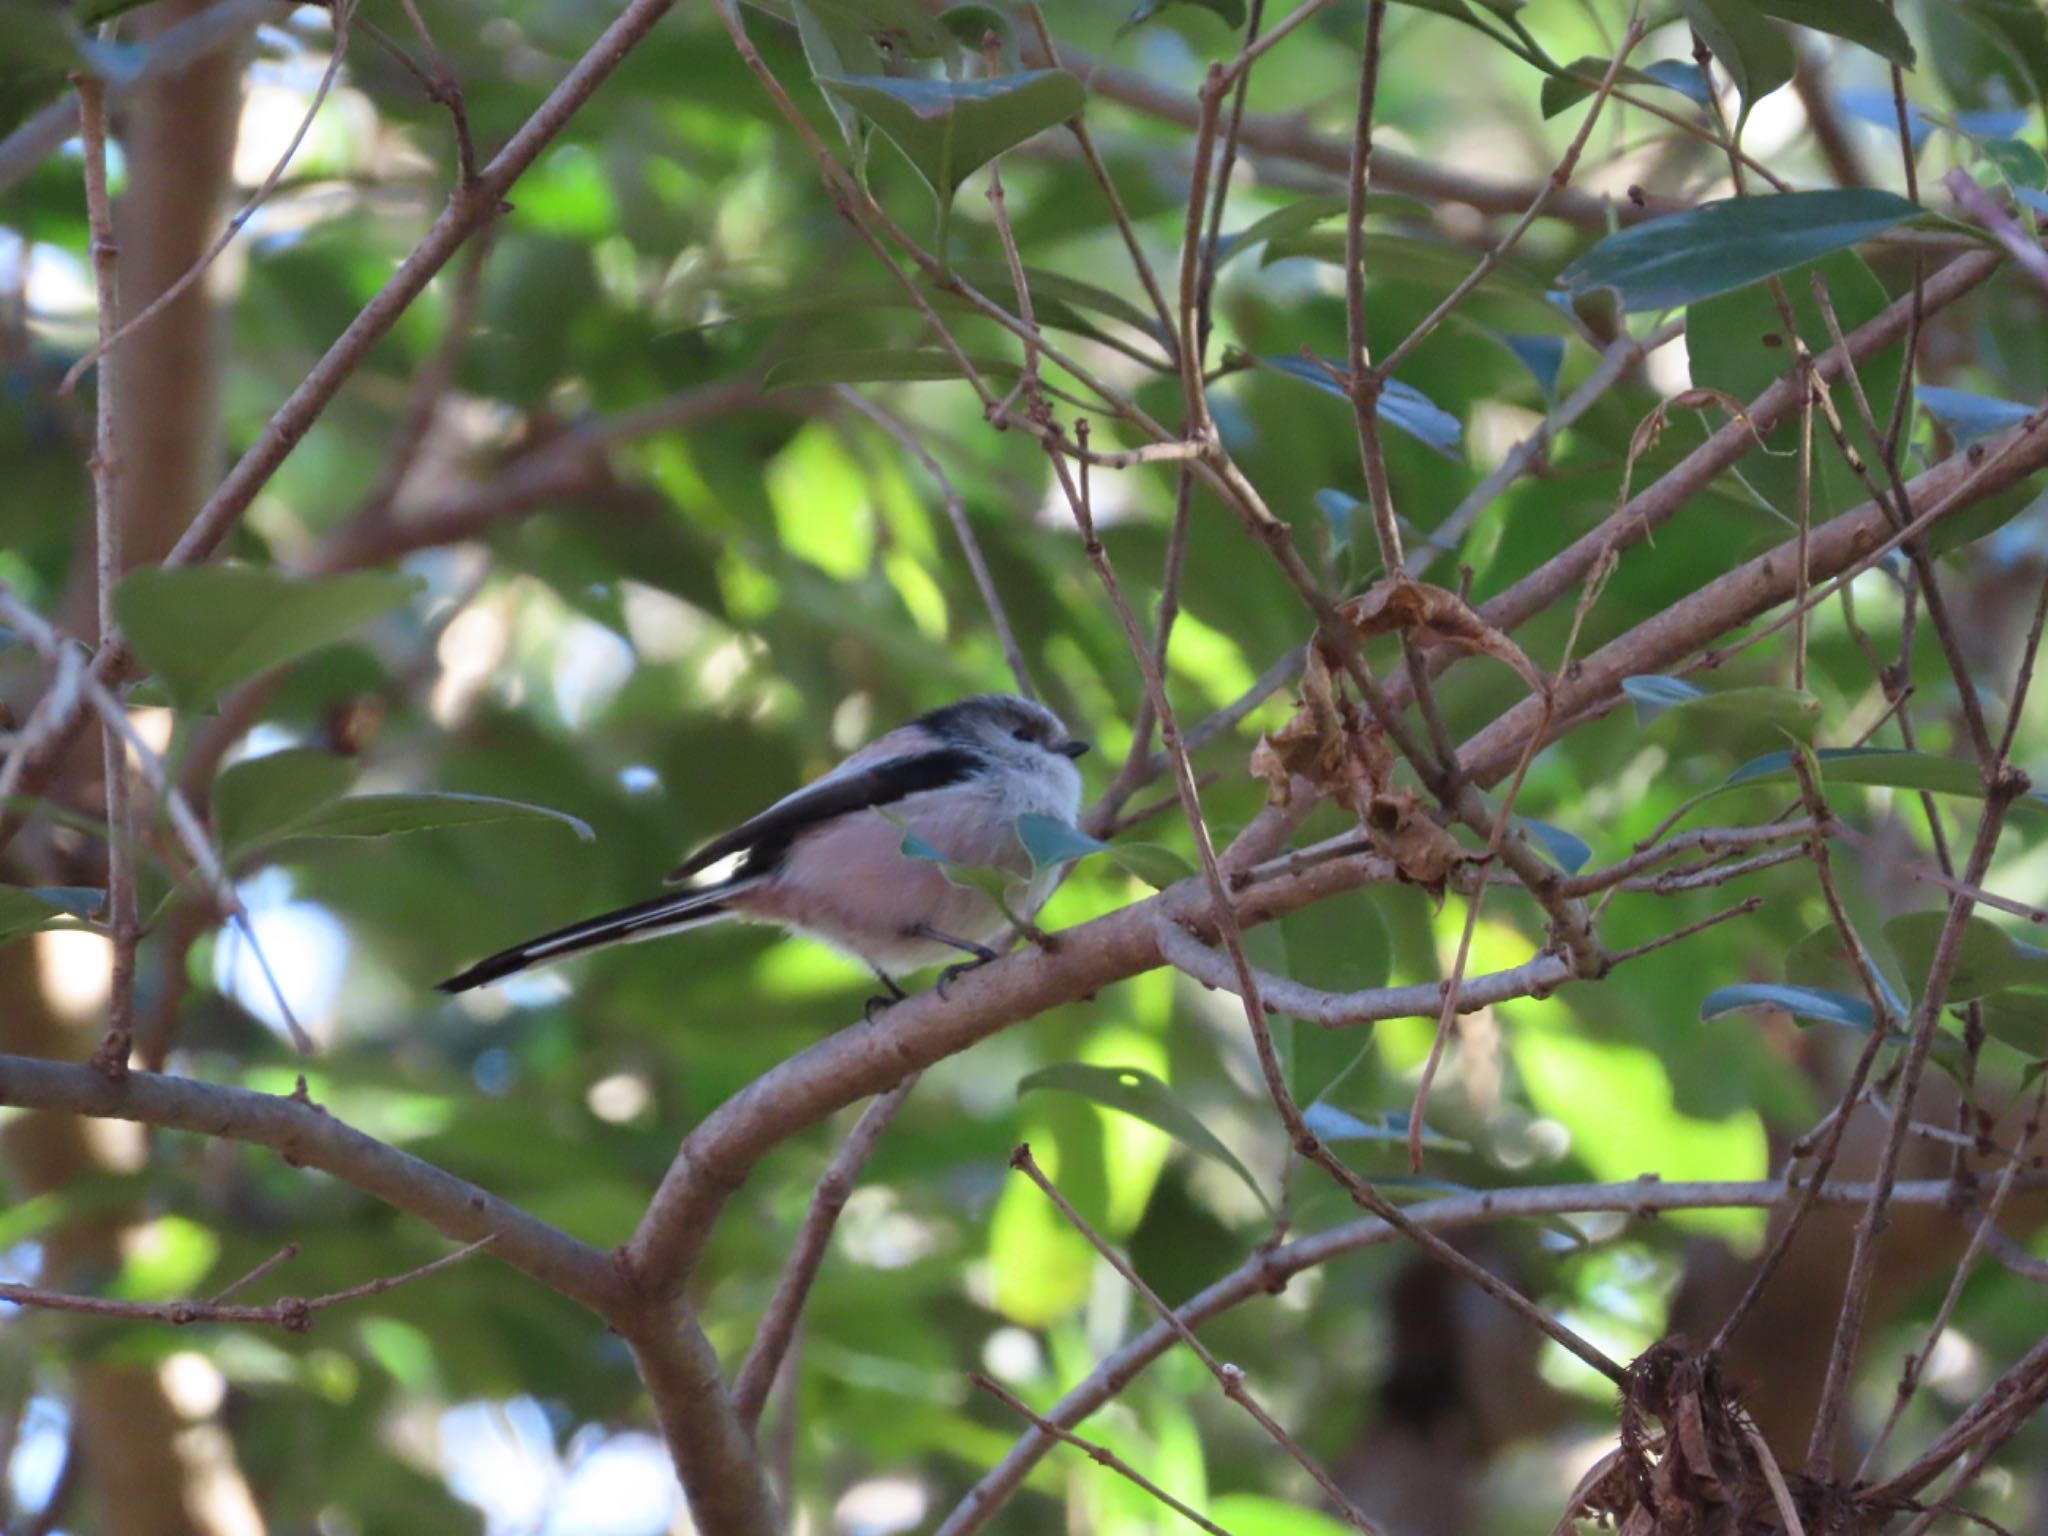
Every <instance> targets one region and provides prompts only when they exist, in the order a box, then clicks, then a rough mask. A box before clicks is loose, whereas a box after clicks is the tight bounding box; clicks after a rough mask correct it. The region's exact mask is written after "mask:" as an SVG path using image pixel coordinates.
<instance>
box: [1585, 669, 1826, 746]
mask: <svg viewBox="0 0 2048 1536" xmlns="http://www.w3.org/2000/svg"><path fill="white" fill-rule="evenodd" d="M1621 691H1622V692H1623V693H1625V694H1627V695H1628V696H1629V697H1630V698H1631V699H1633V700H1635V706H1636V723H1637V724H1638V725H1648V724H1650V722H1651V721H1653V720H1657V719H1660V718H1662V717H1663V716H1665V715H1668V714H1672V713H1674V712H1676V711H1678V710H1690V711H1692V712H1693V713H1694V714H1702V715H1724V716H1731V717H1734V718H1736V719H1741V720H1754V721H1758V722H1760V723H1762V724H1765V725H1775V726H1778V727H1780V728H1782V729H1784V730H1788V731H1791V732H1793V733H1794V734H1796V735H1798V736H1802V737H1806V736H1811V735H1812V734H1813V728H1814V727H1815V726H1816V725H1818V724H1819V723H1820V700H1819V699H1818V698H1816V697H1815V696H1814V695H1813V694H1811V693H1808V692H1807V691H1806V690H1805V689H1804V688H1771V687H1763V686H1758V687H1751V688H1724V689H1721V690H1720V691H1719V692H1715V693H1709V692H1708V691H1707V690H1706V689H1704V688H1701V687H1699V686H1697V685H1696V684H1693V683H1688V682H1686V681H1685V680H1684V679H1683V678H1677V677H1657V676H1639V677H1625V678H1623V679H1622V680H1621Z"/></svg>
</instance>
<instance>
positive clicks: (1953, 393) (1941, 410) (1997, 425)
mask: <svg viewBox="0 0 2048 1536" xmlns="http://www.w3.org/2000/svg"><path fill="white" fill-rule="evenodd" d="M1913 399H1914V400H1915V401H1916V402H1917V403H1918V404H1919V406H1920V409H1921V410H1923V411H1925V412H1926V413H1927V414H1928V415H1929V416H1932V417H1933V418H1934V419H1935V420H1936V421H1938V422H1940V423H1941V424H1942V425H1943V426H1944V427H1946V428H1948V433H1949V436H1951V437H1953V438H1954V439H1955V440H1956V444H1957V446H1959V447H1961V446H1965V445H1967V444H1970V443H1974V442H1976V441H1978V440H1979V439H1980V438H1986V437H1990V436H1991V435H1992V434H1994V433H1997V432H2003V431H2005V429H2006V428H2008V427H2016V426H2018V425H2019V424H2020V423H2021V422H2023V421H2025V420H2026V419H2027V418H2028V417H2029V416H2031V415H2033V414H2034V408H2033V407H2032V406H2031V405H2022V404H2020V403H2019V402H2018V401H2017V400H2000V399H1997V398H1995V397H1994V396H1991V395H1973V394H1971V393H1970V392H1969V391H1968V390H1966V389H1945V388H1942V387H1941V386H1939V385H1935V384H1923V385H1921V386H1920V387H1919V388H1918V389H1917V390H1915V391H1914V392H1913Z"/></svg>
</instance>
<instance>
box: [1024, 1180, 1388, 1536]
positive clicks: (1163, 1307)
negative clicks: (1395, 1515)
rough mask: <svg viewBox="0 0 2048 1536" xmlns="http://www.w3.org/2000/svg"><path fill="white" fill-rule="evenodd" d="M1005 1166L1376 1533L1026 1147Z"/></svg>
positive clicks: (1359, 1524) (1352, 1519)
mask: <svg viewBox="0 0 2048 1536" xmlns="http://www.w3.org/2000/svg"><path fill="white" fill-rule="evenodd" d="M1010 1166H1011V1167H1012V1168H1015V1169H1016V1170H1018V1172H1020V1173H1022V1174H1023V1175H1024V1176H1025V1177H1026V1178H1028V1179H1029V1180H1031V1182H1032V1183H1034V1184H1036V1185H1037V1186H1038V1187H1039V1189H1040V1190H1041V1191H1043V1192H1044V1195H1045V1197H1046V1199H1048V1200H1050V1201H1051V1202H1052V1203H1053V1207H1054V1208H1055V1209H1056V1210H1057V1211H1058V1212H1059V1213H1060V1215H1061V1216H1063V1217H1064V1218H1066V1221H1067V1224H1068V1225H1069V1226H1071V1227H1072V1228H1073V1229H1074V1230H1075V1231H1076V1232H1078V1233H1080V1234H1081V1236H1083V1237H1085V1238H1086V1239H1087V1240H1088V1244H1089V1246H1090V1247H1092V1248H1093V1249H1094V1250H1095V1251H1096V1252H1097V1253H1099V1254H1101V1255H1102V1257H1103V1259H1104V1261H1105V1262H1106V1263H1108V1265H1109V1267H1110V1268H1111V1269H1114V1270H1115V1271H1116V1272H1117V1273H1118V1274H1119V1275H1121V1276H1123V1278H1124V1283H1125V1284H1126V1285H1128V1286H1130V1288H1131V1289H1132V1290H1134V1291H1136V1292H1137V1293H1138V1295H1139V1296H1140V1297H1142V1298H1143V1299H1144V1301H1145V1304H1146V1305H1147V1306H1148V1307H1150V1308H1151V1309H1152V1310H1153V1312H1154V1313H1156V1314H1157V1315H1158V1317H1159V1320H1160V1321H1161V1322H1163V1323H1165V1324H1166V1325H1167V1326H1168V1327H1170V1328H1172V1329H1173V1330H1174V1331H1175V1332H1176V1333H1177V1334H1178V1335H1179V1336H1180V1341H1181V1343H1183V1344H1185V1345H1186V1346H1187V1347H1188V1349H1189V1351H1190V1352H1191V1353H1192V1354H1193V1355H1194V1357H1195V1358H1196V1359H1197V1360H1199V1361H1201V1362H1202V1364H1203V1366H1204V1367H1205V1368H1207V1370H1208V1372H1209V1374H1210V1375H1211V1376H1214V1377H1215V1378H1216V1383H1217V1385H1218V1386H1220V1387H1222V1389H1223V1395H1224V1396H1225V1397H1227V1398H1229V1399H1230V1400H1231V1401H1232V1402H1233V1403H1236V1404H1237V1405H1238V1407H1240V1408H1242V1409H1243V1410H1244V1411H1245V1412H1246V1413H1248V1414H1250V1415H1251V1417H1252V1420H1253V1422H1255V1423H1256V1424H1257V1425H1258V1426H1259V1428H1261V1429H1263V1430H1264V1431H1265V1432H1266V1433H1267V1434H1268V1435H1269V1436H1270V1437H1271V1438H1272V1440H1273V1443H1274V1444H1275V1445H1277V1446H1279V1447H1280V1448H1281V1449H1282V1450H1283V1451H1285V1452H1286V1453H1287V1454H1288V1455H1289V1456H1291V1457H1293V1458H1294V1460H1295V1462H1296V1464H1297V1465H1299V1466H1300V1467H1301V1469H1302V1470H1303V1471H1304V1472H1306V1473H1308V1475H1309V1476H1310V1477H1312V1478H1313V1479H1315V1484H1316V1486H1317V1487H1318V1488H1320V1489H1322V1490H1323V1492H1324V1494H1325V1495H1326V1496H1328V1498H1329V1500H1330V1502H1331V1503H1333V1504H1335V1505H1336V1506H1337V1508H1338V1510H1339V1512H1340V1513H1342V1515H1343V1516H1344V1518H1345V1520H1346V1521H1347V1522H1348V1523H1349V1524H1350V1525H1351V1526H1352V1527H1353V1528H1354V1529H1356V1530H1360V1531H1364V1532H1366V1533H1368V1536H1377V1532H1378V1530H1379V1527H1378V1526H1376V1525H1374V1524H1373V1523H1372V1522H1371V1521H1370V1520H1368V1519H1367V1518H1366V1517H1365V1513H1364V1511H1363V1510H1361V1509H1359V1508H1358V1506H1357V1505H1356V1504H1354V1503H1352V1501H1351V1499H1350V1498H1349V1497H1348V1496H1347V1495H1346V1494H1345V1492H1344V1490H1343V1489H1342V1488H1340V1487H1338V1486H1337V1484H1336V1482H1335V1480H1333V1479H1332V1478H1331V1476H1330V1474H1329V1473H1327V1472H1325V1471H1324V1470H1323V1469H1322V1466H1321V1465H1320V1464H1319V1463H1318V1462H1317V1461H1316V1459H1315V1458H1314V1457H1313V1456H1311V1455H1309V1453H1308V1452H1307V1451H1305V1450H1303V1449H1302V1448H1301V1445H1300V1444H1299V1443H1298V1442H1297V1441H1296V1440H1295V1438H1294V1437H1293V1436H1292V1435H1290V1434H1288V1433H1287V1431H1286V1430H1285V1429H1284V1428H1282V1427H1281V1424H1280V1421H1279V1420H1277V1419H1275V1418H1274V1417H1273V1415H1272V1414H1270V1413H1268V1412H1267V1411H1266V1409H1265V1407H1264V1405H1262V1404H1261V1403H1260V1402H1259V1400H1258V1398H1257V1397H1256V1396H1254V1395H1253V1393H1252V1389H1251V1388H1250V1387H1249V1386H1248V1385H1247V1384H1246V1383H1245V1378H1244V1372H1243V1371H1241V1370H1240V1369H1238V1367H1236V1366H1234V1365H1225V1364H1224V1363H1223V1362H1222V1361H1220V1360H1218V1359H1217V1358H1216V1357H1215V1356H1214V1355H1213V1354H1211V1353H1210V1352H1209V1348H1208V1346H1207V1345H1205V1344H1204V1343H1203V1342H1202V1341H1201V1340H1200V1339H1199V1338H1197V1337H1195V1331H1194V1329H1193V1328H1191V1327H1189V1326H1188V1325H1187V1324H1186V1323H1184V1322H1182V1321H1181V1318H1180V1314H1179V1313H1178V1312H1176V1311H1175V1310H1174V1309H1173V1308H1172V1307H1169V1306H1168V1305H1167V1304H1166V1303H1165V1302H1164V1301H1162V1300H1161V1299H1160V1296H1159V1293H1158V1292H1157V1291H1155V1290H1153V1289H1152V1287H1151V1286H1149V1285H1147V1284H1146V1283H1145V1281H1144V1278H1143V1277H1142V1276H1141V1275H1139V1273H1138V1272H1137V1271H1136V1270H1135V1269H1133V1268H1131V1265H1130V1261H1129V1260H1128V1259H1126V1258H1125V1257H1124V1256H1123V1255H1122V1254H1120V1253H1118V1252H1117V1251H1116V1249H1114V1248H1112V1247H1111V1246H1110V1245H1109V1243H1108V1242H1107V1241H1105V1240H1104V1238H1103V1236H1102V1234H1101V1233H1099V1232H1097V1231H1096V1230H1095V1229H1094V1228H1093V1227H1092V1226H1090V1225H1089V1224H1088V1220H1087V1218H1086V1217H1084V1216H1083V1215H1082V1214H1081V1213H1080V1212H1079V1211H1077V1210H1075V1209H1074V1207H1073V1206H1072V1205H1071V1204H1070V1203H1069V1202H1068V1200H1067V1197H1066V1196H1065V1195H1063V1194H1061V1193H1060V1192H1059V1189H1058V1187H1057V1186H1055V1185H1054V1183H1053V1182H1052V1180H1051V1179H1049V1178H1047V1177H1046V1176H1045V1170H1044V1169H1042V1168H1040V1167H1039V1166H1038V1161H1037V1159H1036V1158H1034V1157H1032V1155H1031V1148H1030V1147H1028V1146H1026V1145H1024V1144H1023V1143H1021V1142H1020V1143H1018V1145H1017V1148H1016V1150H1015V1151H1013V1152H1012V1153H1011V1154H1010Z"/></svg>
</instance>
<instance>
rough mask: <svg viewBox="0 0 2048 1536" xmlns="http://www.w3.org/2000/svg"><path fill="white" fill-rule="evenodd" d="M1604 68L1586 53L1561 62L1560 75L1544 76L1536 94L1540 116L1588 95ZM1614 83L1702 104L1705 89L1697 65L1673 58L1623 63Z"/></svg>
mask: <svg viewBox="0 0 2048 1536" xmlns="http://www.w3.org/2000/svg"><path fill="white" fill-rule="evenodd" d="M1607 67H1608V60H1606V59H1601V58H1595V57H1593V56H1592V55H1590V54H1589V55H1588V56H1587V57H1585V58H1583V59H1576V60H1574V61H1573V62H1571V63H1570V64H1567V65H1565V67H1564V70H1563V72H1562V73H1560V74H1555V75H1546V76H1545V77H1544V80H1543V89H1542V92H1541V94H1540V95H1539V97H1538V103H1539V105H1540V106H1541V108H1542V111H1543V115H1544V116H1545V117H1555V116H1557V114H1558V113H1560V112H1563V111H1566V110H1567V109H1569V108H1571V107H1575V106H1577V105H1578V104H1579V103H1580V102H1582V101H1584V100H1585V99H1586V98H1587V97H1588V96H1591V95H1592V94H1593V93H1594V92H1595V91H1597V90H1599V89H1600V82H1601V81H1602V80H1604V79H1606V78H1607ZM1615 83H1616V84H1617V85H1644V86H1652V87H1655V88H1657V89H1661V90H1667V91H1676V92H1678V93H1679V94H1680V95H1681V96H1684V97H1686V98H1687V99H1688V100H1690V101H1692V102H1694V103H1695V104H1701V103H1704V102H1705V101H1706V99H1707V88H1706V85H1705V84H1704V83H1703V82H1702V81H1701V79H1700V72H1699V69H1698V67H1697V66H1695V65H1693V64H1691V63H1687V62H1682V61H1680V60H1677V59H1667V60H1664V61H1663V62H1661V63H1658V64H1652V65H1650V66H1649V67H1648V68H1646V69H1636V68H1633V67H1631V66H1629V65H1626V64H1624V65H1623V66H1622V68H1621V72H1620V73H1619V74H1617V75H1616V76H1615Z"/></svg>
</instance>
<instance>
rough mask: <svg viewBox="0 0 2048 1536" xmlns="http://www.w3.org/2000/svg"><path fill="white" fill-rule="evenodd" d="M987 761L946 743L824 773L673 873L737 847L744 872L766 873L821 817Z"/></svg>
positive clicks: (887, 800) (927, 786)
mask: <svg viewBox="0 0 2048 1536" xmlns="http://www.w3.org/2000/svg"><path fill="white" fill-rule="evenodd" d="M981 765H982V759H981V756H980V754H979V753H975V752H969V751H967V750H966V749H965V748H962V747H942V748H940V749H939V750H937V751H935V752H919V753H916V754H914V755H911V756H906V757H892V758H889V759H887V760H885V761H883V762H879V763H876V764H875V765H874V766H873V767H871V768H865V769H863V770H861V771H860V772H859V773H852V774H846V775H844V776H842V777H840V778H836V779H821V780H819V781H818V782H817V783H815V784H813V785H812V786H811V787H810V788H809V789H806V790H801V791H799V792H798V793H796V794H794V795H792V796H791V797H790V798H789V799H787V800H785V801H783V802H782V803H781V804H779V805H775V806H771V807H769V808H768V809H767V810H765V811H763V812H762V813H761V814H760V815H758V816H756V817H754V818H753V819H752V820H750V821H747V822H745V823H743V824H742V825H740V826H737V827H735V828H734V829H733V830H732V831H730V832H728V833H726V834H725V835H724V836H722V837H716V838H713V839H712V840H711V841H710V842H708V843H706V844H705V845H704V846H703V847H702V848H700V849H698V850H697V851H696V852H695V853H693V854H691V855H690V857H689V859H688V860H686V861H685V862H684V863H683V864H682V865H681V866H680V867H678V868H677V869H676V871H675V873H673V874H672V875H670V876H669V878H670V879H671V880H681V879H685V878H687V877H688V876H690V875H694V874H695V873H697V871H699V870H700V869H704V868H706V867H707V866H709V865H712V864H716V863H717V862H718V861H719V860H720V859H723V858H727V857H729V856H730V855H732V854H735V853H744V854H745V855H746V862H745V864H744V865H742V866H741V868H740V871H739V873H740V874H742V875H761V874H766V873H767V872H768V871H769V870H771V869H773V868H774V867H775V866H776V865H777V864H780V863H781V862H782V860H783V857H784V856H785V855H786V854H787V853H788V852H789V849H790V845H791V844H792V843H794V842H795V841H796V840H797V838H799V837H801V836H802V835H803V834H804V833H805V832H808V831H809V830H810V829H811V828H813V827H815V826H817V825H819V824H820V823H821V822H826V821H830V820H832V819H834V818H835V817H839V816H844V815H846V814H847V813H849V812H851V811H861V810H869V809H872V808H873V807H875V806H878V805H894V804H895V803H896V802H897V801H899V800H904V799H907V798H908V797H909V796H911V795H915V794H922V793H923V792H924V791H926V790H932V789H944V788H946V787H947V786H948V785H950V784H958V783H960V782H961V781H962V780H963V779H965V778H967V777H969V776H970V775H971V774H972V773H973V772H974V771H975V770H976V769H978V768H979V767H981Z"/></svg>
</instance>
